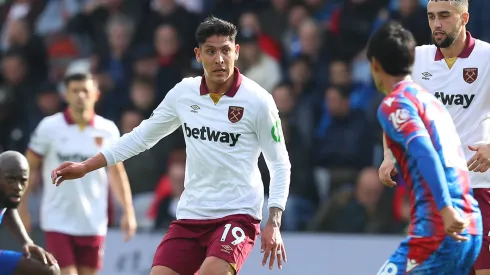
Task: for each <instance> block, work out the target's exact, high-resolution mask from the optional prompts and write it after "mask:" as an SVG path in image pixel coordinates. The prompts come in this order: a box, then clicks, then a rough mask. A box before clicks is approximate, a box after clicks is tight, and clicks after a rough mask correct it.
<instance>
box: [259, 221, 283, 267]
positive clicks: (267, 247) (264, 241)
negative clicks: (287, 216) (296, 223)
mask: <svg viewBox="0 0 490 275" xmlns="http://www.w3.org/2000/svg"><path fill="white" fill-rule="evenodd" d="M260 241H261V245H260V252H261V253H264V258H263V259H262V266H265V265H266V264H267V259H270V260H269V269H271V270H272V268H273V267H274V262H275V260H276V258H277V267H278V268H279V269H282V262H283V261H284V262H287V257H286V248H285V247H284V243H283V242H282V236H281V231H280V230H279V227H277V226H273V225H272V224H271V223H269V222H267V224H266V226H265V228H264V230H263V231H262V234H261V238H260Z"/></svg>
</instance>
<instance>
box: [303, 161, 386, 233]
mask: <svg viewBox="0 0 490 275" xmlns="http://www.w3.org/2000/svg"><path fill="white" fill-rule="evenodd" d="M382 196H383V185H382V184H381V183H380V182H379V179H378V171H377V169H376V168H374V167H367V168H365V169H363V170H362V171H361V172H360V174H359V177H358V179H357V183H356V185H355V187H354V188H349V187H344V188H341V189H340V190H338V191H337V192H335V193H334V194H333V195H332V199H331V200H330V201H329V202H327V203H326V204H324V205H323V206H322V208H321V209H320V211H319V212H318V214H317V215H316V216H315V218H314V220H313V221H312V222H311V224H310V226H309V230H312V231H324V232H325V231H326V232H337V233H379V232H380V230H382V227H383V226H382V223H381V222H380V221H379V220H378V217H379V216H380V215H379V212H383V211H384V209H382V208H380V205H381V202H382Z"/></svg>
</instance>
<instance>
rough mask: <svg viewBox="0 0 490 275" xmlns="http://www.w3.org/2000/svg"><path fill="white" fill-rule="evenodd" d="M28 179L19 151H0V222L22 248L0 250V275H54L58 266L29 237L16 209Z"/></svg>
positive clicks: (49, 255) (25, 162)
mask: <svg viewBox="0 0 490 275" xmlns="http://www.w3.org/2000/svg"><path fill="white" fill-rule="evenodd" d="M28 179H29V163H28V162H27V159H26V158H25V157H24V156H23V155H22V154H21V153H19V152H14V151H7V152H3V153H2V154H0V224H2V220H3V225H5V226H6V227H7V228H8V229H10V231H11V232H12V234H13V235H14V236H15V237H16V238H17V239H19V241H20V242H21V244H22V247H23V253H21V252H15V251H7V250H0V274H2V275H58V274H60V268H59V266H58V264H57V263H56V260H55V258H54V257H53V256H52V255H51V254H50V253H48V252H46V251H44V249H42V248H41V247H39V246H37V245H35V244H34V243H33V241H32V240H31V238H29V235H28V234H27V232H26V229H25V227H24V224H23V223H22V221H21V219H20V216H19V213H18V212H17V209H16V208H17V206H18V205H19V202H20V199H21V198H22V195H23V193H24V191H25V188H26V186H27V181H28ZM25 256H27V257H25ZM31 256H33V257H31ZM34 258H35V259H34Z"/></svg>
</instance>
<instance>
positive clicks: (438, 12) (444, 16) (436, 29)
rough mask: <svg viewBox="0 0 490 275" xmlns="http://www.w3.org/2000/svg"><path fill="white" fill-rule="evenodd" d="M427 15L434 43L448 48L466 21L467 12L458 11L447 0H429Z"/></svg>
mask: <svg viewBox="0 0 490 275" xmlns="http://www.w3.org/2000/svg"><path fill="white" fill-rule="evenodd" d="M427 17H428V19H429V26H430V29H431V31H432V40H433V42H434V45H436V46H437V47H439V48H448V47H450V46H451V45H452V44H453V43H454V41H455V40H456V38H457V37H458V35H459V34H460V33H461V31H462V29H463V28H462V27H463V26H464V25H466V23H467V22H468V18H469V14H468V13H467V12H463V13H462V12H460V11H459V10H458V9H457V8H456V7H455V6H453V5H452V4H451V3H450V2H449V1H438V2H434V1H430V2H429V3H428V5H427Z"/></svg>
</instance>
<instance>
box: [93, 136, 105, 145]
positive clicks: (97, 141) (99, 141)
mask: <svg viewBox="0 0 490 275" xmlns="http://www.w3.org/2000/svg"><path fill="white" fill-rule="evenodd" d="M94 140H95V144H97V146H99V147H102V143H103V141H104V139H103V138H102V137H95V138H94Z"/></svg>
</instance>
